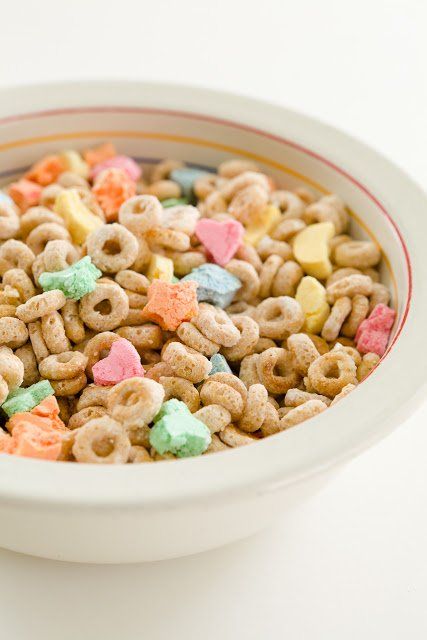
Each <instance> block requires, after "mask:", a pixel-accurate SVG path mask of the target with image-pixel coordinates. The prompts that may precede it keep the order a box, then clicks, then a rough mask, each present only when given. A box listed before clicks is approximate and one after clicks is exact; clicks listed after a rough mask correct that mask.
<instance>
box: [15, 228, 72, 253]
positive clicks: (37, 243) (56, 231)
mask: <svg viewBox="0 0 427 640" xmlns="http://www.w3.org/2000/svg"><path fill="white" fill-rule="evenodd" d="M51 240H70V234H69V232H68V231H67V229H66V228H65V227H63V226H62V225H61V224H58V223H57V222H44V223H43V224H41V225H39V226H37V227H35V228H34V229H33V230H32V231H31V232H30V233H29V234H28V236H27V239H26V241H25V242H26V243H27V246H28V247H29V248H30V249H31V251H32V252H33V253H34V255H36V256H37V255H39V253H42V251H44V249H45V247H46V245H47V243H48V242H50V241H51Z"/></svg>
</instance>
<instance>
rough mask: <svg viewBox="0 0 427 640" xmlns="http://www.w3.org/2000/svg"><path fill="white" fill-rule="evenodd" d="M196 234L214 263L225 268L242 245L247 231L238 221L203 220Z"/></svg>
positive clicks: (199, 222) (199, 223)
mask: <svg viewBox="0 0 427 640" xmlns="http://www.w3.org/2000/svg"><path fill="white" fill-rule="evenodd" d="M195 233H196V236H197V237H198V239H199V240H200V242H201V243H202V244H203V246H204V247H205V249H207V251H208V252H209V253H210V255H211V256H212V258H213V261H214V262H215V263H216V264H219V265H220V266H221V267H224V266H225V265H226V264H227V263H228V262H230V260H231V258H232V257H233V256H234V254H235V253H236V251H237V249H238V248H239V247H240V245H241V244H242V239H243V234H244V233H245V229H244V227H243V225H242V224H241V223H240V222H238V221H237V220H221V221H219V220H211V219H210V218H202V219H201V220H199V221H198V222H197V224H196V229H195Z"/></svg>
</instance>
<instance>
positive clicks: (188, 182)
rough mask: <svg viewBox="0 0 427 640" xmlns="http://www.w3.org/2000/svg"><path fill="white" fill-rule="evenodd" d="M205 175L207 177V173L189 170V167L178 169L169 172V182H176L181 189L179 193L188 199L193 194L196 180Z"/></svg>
mask: <svg viewBox="0 0 427 640" xmlns="http://www.w3.org/2000/svg"><path fill="white" fill-rule="evenodd" d="M206 175H209V174H208V172H207V171H202V170H201V169H191V168H190V167H180V168H179V169H174V170H173V171H171V173H170V176H169V180H173V181H174V182H177V183H178V184H179V186H180V187H181V191H182V193H183V194H184V196H186V197H187V198H189V197H190V196H191V195H192V192H193V185H194V183H195V182H196V180H198V178H202V177H204V176H206Z"/></svg>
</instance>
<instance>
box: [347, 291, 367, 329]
mask: <svg viewBox="0 0 427 640" xmlns="http://www.w3.org/2000/svg"><path fill="white" fill-rule="evenodd" d="M368 312H369V300H368V298H367V297H366V296H362V295H359V294H357V295H355V296H354V298H353V300H352V301H351V312H350V314H349V316H348V318H347V320H346V321H345V322H344V324H343V325H342V327H341V333H342V334H343V336H346V337H347V338H354V336H355V335H356V331H357V329H358V327H359V325H360V323H361V322H363V320H364V319H365V318H366V316H367V315H368Z"/></svg>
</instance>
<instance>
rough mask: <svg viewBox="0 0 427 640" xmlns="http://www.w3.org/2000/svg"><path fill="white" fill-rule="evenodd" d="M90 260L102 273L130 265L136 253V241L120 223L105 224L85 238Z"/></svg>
mask: <svg viewBox="0 0 427 640" xmlns="http://www.w3.org/2000/svg"><path fill="white" fill-rule="evenodd" d="M86 248H87V253H88V255H89V256H90V257H91V258H92V262H93V263H94V265H95V266H97V267H98V269H101V271H103V272H104V273H117V272H118V271H122V270H123V269H127V268H128V267H130V266H131V265H132V264H133V263H134V262H135V260H136V257H137V255H138V241H137V239H136V238H135V236H134V235H133V234H132V233H131V232H130V231H128V229H126V227H123V226H122V225H121V224H117V223H113V224H105V225H103V226H102V227H99V229H96V231H93V232H92V233H91V234H90V235H89V236H88V238H87V241H86Z"/></svg>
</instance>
